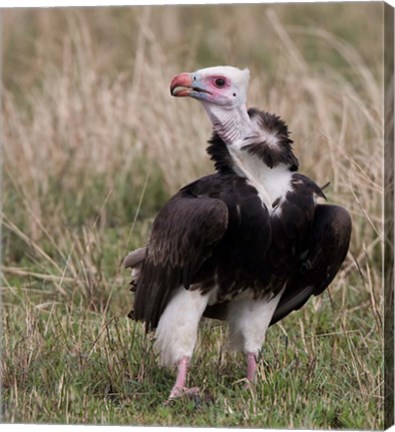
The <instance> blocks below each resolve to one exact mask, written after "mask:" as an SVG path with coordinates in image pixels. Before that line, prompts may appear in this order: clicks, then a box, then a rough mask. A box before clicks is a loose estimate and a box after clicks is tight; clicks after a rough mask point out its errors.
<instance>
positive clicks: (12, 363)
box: [2, 283, 382, 429]
mask: <svg viewBox="0 0 395 432" xmlns="http://www.w3.org/2000/svg"><path fill="white" fill-rule="evenodd" d="M47 285H48V284H44V283H32V285H31V286H30V287H28V288H27V289H29V290H31V293H30V294H29V295H26V293H24V292H23V290H24V289H23V288H20V289H15V290H13V296H12V297H13V298H10V301H12V300H14V303H18V307H16V306H15V304H13V305H11V304H7V303H5V304H4V306H3V308H4V309H3V314H4V316H3V319H4V321H3V329H4V333H5V337H4V338H3V346H2V350H3V352H6V353H9V355H8V356H7V358H6V359H4V362H5V363H4V366H5V370H6V373H5V374H4V375H3V391H4V400H3V404H4V409H5V410H4V416H5V419H7V420H8V421H11V422H26V421H27V422H29V421H32V420H34V422H38V423H39V422H42V423H48V422H50V423H52V422H54V419H56V420H55V423H100V424H145V425H156V424H157V425H194V426H207V425H210V426H240V427H242V426H255V427H271V428H288V427H294V428H357V429H364V428H377V427H380V421H381V420H380V417H381V415H380V408H382V400H381V398H380V397H378V396H377V395H375V396H374V394H372V395H371V397H370V398H367V396H368V395H369V394H370V393H371V392H372V390H374V389H375V387H378V386H380V382H381V369H382V365H381V360H380V358H381V347H380V345H379V344H377V343H376V342H375V334H376V330H377V329H372V328H370V324H369V323H366V322H365V319H364V316H365V314H366V309H368V308H364V309H365V311H364V310H363V309H361V308H358V313H354V314H353V315H352V316H351V317H350V318H349V319H348V320H347V324H348V326H349V327H352V328H354V330H346V329H345V328H344V326H343V325H342V320H343V313H344V311H342V310H341V308H340V307H339V304H338V302H337V301H336V296H335V298H334V300H333V303H334V306H333V307H332V306H331V303H330V301H329V299H328V297H327V296H325V299H324V302H323V305H322V307H321V310H320V313H319V314H315V313H314V312H313V310H312V307H311V305H309V306H308V307H307V308H306V310H305V311H303V312H298V313H295V314H293V315H292V316H291V317H289V318H287V319H286V320H284V322H283V328H281V329H280V328H279V326H276V327H274V328H272V329H271V330H270V331H269V333H268V341H267V344H266V345H265V348H264V351H263V354H262V358H261V361H260V366H259V380H258V383H257V385H256V387H255V388H254V389H252V390H244V389H243V384H244V380H243V376H244V372H245V370H244V369H245V364H244V358H243V356H241V355H235V354H231V353H227V352H225V351H224V350H223V349H222V347H223V345H224V342H225V329H224V327H223V326H221V325H216V324H214V323H210V322H204V323H203V325H202V329H201V334H200V338H199V343H198V348H197V351H196V355H195V358H194V361H193V364H192V370H191V376H190V383H191V384H192V385H197V386H200V387H201V389H202V394H203V396H202V398H201V401H199V402H196V401H186V400H179V401H175V402H174V403H173V404H172V405H170V406H164V405H163V402H164V401H165V400H166V398H167V396H168V394H169V391H170V389H171V387H172V384H173V380H174V372H172V371H169V370H164V369H161V368H159V367H158V365H157V362H156V356H155V354H154V353H153V351H152V341H151V338H149V337H148V338H147V337H146V336H145V335H144V333H143V331H142V326H141V325H140V324H137V325H136V324H135V323H133V322H132V321H131V320H128V319H127V318H125V316H124V314H125V313H126V312H127V310H128V307H127V306H126V305H125V306H124V308H121V307H119V309H120V310H122V309H124V310H123V312H124V313H122V314H120V313H114V311H113V309H114V306H110V307H109V309H108V310H107V311H106V312H105V313H98V312H95V311H92V310H89V308H87V306H86V301H85V299H79V300H78V299H77V298H75V303H76V304H75V305H74V306H73V307H72V308H69V307H67V305H65V304H64V302H61V301H59V300H60V299H58V301H56V300H55V299H53V300H52V301H48V300H49V299H48V298H45V297H44V294H39V293H38V291H43V292H45V291H47V290H48V289H50V287H48V286H47ZM123 289H124V287H122V286H118V285H116V286H114V287H113V290H112V292H113V294H112V295H111V299H110V302H109V304H114V303H115V304H117V303H118V302H120V300H121V298H122V299H124V300H125V296H124V295H123V294H120V293H119V291H120V290H123ZM40 296H41V300H46V302H45V303H43V304H39V299H40ZM21 299H24V300H23V301H21ZM352 300H353V299H352V296H351V298H350V299H349V300H348V301H349V302H350V303H352ZM365 302H366V305H369V299H365ZM358 304H359V301H358ZM351 306H352V304H348V303H347V304H345V305H344V306H343V307H344V309H347V308H349V307H351ZM283 330H284V332H283ZM372 330H374V331H372ZM372 372H373V373H372ZM33 400H34V403H33ZM368 412H373V413H375V414H372V415H370V416H369V417H367V415H366V414H367V413H368Z"/></svg>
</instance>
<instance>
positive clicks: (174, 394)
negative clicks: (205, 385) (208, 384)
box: [168, 356, 199, 400]
mask: <svg viewBox="0 0 395 432" xmlns="http://www.w3.org/2000/svg"><path fill="white" fill-rule="evenodd" d="M189 361H190V358H189V357H187V356H184V357H182V358H181V360H180V361H179V362H178V370H177V378H176V382H175V384H174V386H173V388H172V390H171V392H170V396H169V399H168V400H171V399H176V398H178V397H180V396H183V395H196V394H198V393H199V388H198V387H192V388H186V387H185V383H186V380H187V372H188V367H189Z"/></svg>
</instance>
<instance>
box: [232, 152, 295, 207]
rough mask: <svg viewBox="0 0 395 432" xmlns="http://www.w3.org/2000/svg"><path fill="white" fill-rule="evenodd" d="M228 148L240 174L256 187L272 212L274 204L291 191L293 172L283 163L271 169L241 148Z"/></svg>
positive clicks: (263, 201)
mask: <svg viewBox="0 0 395 432" xmlns="http://www.w3.org/2000/svg"><path fill="white" fill-rule="evenodd" d="M228 148H229V152H230V154H231V156H232V158H233V159H234V161H235V168H236V170H237V171H238V174H240V175H243V176H245V177H246V178H247V179H248V181H249V183H250V184H251V186H254V187H255V189H256V190H257V191H258V195H259V197H260V199H261V201H262V203H263V204H264V205H265V206H266V207H267V209H268V210H269V212H271V211H272V204H273V202H274V201H275V200H276V199H277V198H280V197H281V196H283V195H284V194H286V193H287V192H288V191H289V190H291V188H292V186H291V179H292V172H291V171H289V169H288V167H287V165H285V164H283V163H281V164H278V165H277V166H276V167H274V168H269V167H268V166H267V165H265V164H264V163H263V161H262V160H261V159H259V158H258V157H256V156H255V155H252V154H250V153H248V152H247V151H243V150H242V149H241V148H240V147H239V148H238V147H237V146H232V147H228Z"/></svg>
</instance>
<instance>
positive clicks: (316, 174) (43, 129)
mask: <svg viewBox="0 0 395 432" xmlns="http://www.w3.org/2000/svg"><path fill="white" fill-rule="evenodd" d="M317 6H318V5H317ZM317 6H311V7H310V8H309V7H308V6H305V7H304V8H302V6H300V5H297V6H295V8H294V9H293V12H292V11H291V12H289V9H287V8H286V7H284V6H279V7H269V6H248V7H247V6H242V7H241V6H238V7H236V6H234V7H232V6H227V7H224V8H222V7H210V8H207V7H206V8H204V7H201V8H198V7H193V8H189V9H188V8H184V7H178V8H177V7H164V8H112V9H107V10H106V9H105V8H98V9H96V10H94V11H93V12H91V14H89V13H88V12H87V11H86V10H85V11H84V10H81V9H80V10H78V9H69V10H56V11H55V10H53V11H48V10H43V11H26V10H25V11H18V12H16V11H14V12H6V13H5V14H4V19H3V22H4V26H5V30H4V42H3V44H4V49H3V53H4V62H5V65H6V66H5V67H4V76H3V80H4V83H5V87H4V90H3V97H2V115H3V117H2V123H3V131H2V133H3V143H4V144H3V156H4V164H3V212H2V224H3V266H2V270H3V298H4V299H5V302H6V304H7V309H6V310H5V313H6V316H7V317H9V316H10V313H12V311H13V310H14V309H13V308H17V306H18V304H17V303H18V300H16V299H17V297H18V293H20V292H21V291H20V290H21V289H23V292H24V295H26V296H27V298H28V300H29V303H31V304H32V305H34V307H37V308H38V310H39V311H41V310H46V311H51V312H50V313H51V315H52V308H53V301H57V302H59V304H66V305H67V308H69V310H72V309H73V308H74V307H76V305H78V308H81V309H83V308H84V307H89V308H90V309H92V310H94V311H98V312H102V311H107V312H108V310H110V312H111V313H113V314H115V315H117V314H121V315H122V314H126V313H127V312H128V307H125V304H126V303H130V298H129V294H128V292H127V279H128V276H127V274H125V273H124V272H123V271H122V269H121V267H120V265H119V264H120V262H121V259H122V257H123V256H124V254H125V253H126V252H127V251H128V250H129V249H130V248H132V247H136V246H139V245H142V244H143V243H144V241H145V239H146V238H147V235H148V230H149V225H150V218H152V217H153V216H154V214H155V212H156V210H157V209H158V208H159V207H160V206H161V205H162V204H163V203H164V201H165V199H166V198H167V197H168V196H170V195H171V194H172V193H174V192H175V191H176V190H177V189H178V188H179V187H181V186H182V185H184V184H185V183H187V182H189V181H191V180H193V179H195V178H196V177H197V176H200V175H203V174H206V173H209V172H211V171H212V165H211V163H210V162H209V161H208V158H207V155H206V154H205V142H206V141H207V139H208V138H209V136H210V133H211V126H210V124H209V121H208V119H207V118H206V115H205V113H204V112H203V110H202V109H201V107H199V106H198V104H197V103H196V102H194V101H189V100H183V101H180V100H176V99H174V98H171V97H170V95H169V90H168V87H169V81H170V79H171V78H172V77H173V75H175V74H176V73H179V72H181V71H183V70H194V69H198V68H200V67H204V66H208V65H214V64H218V63H228V64H233V65H235V66H240V67H244V66H248V67H249V68H250V70H251V77H252V78H251V84H250V89H249V98H248V100H249V105H250V106H256V107H259V108H261V109H265V110H268V111H271V112H275V113H277V114H278V115H280V116H281V117H283V118H284V119H285V121H286V122H287V123H288V125H289V128H290V130H291V131H292V138H293V139H294V141H295V151H296V153H297V155H298V157H299V159H300V162H301V165H302V171H303V172H304V173H306V174H308V175H309V176H311V177H312V178H314V179H315V180H316V181H317V182H318V183H319V184H325V183H327V181H330V182H331V185H330V187H329V188H328V190H327V192H326V193H327V196H328V198H329V201H331V202H335V203H338V204H341V205H344V206H345V207H346V208H347V209H348V210H349V211H350V213H351V215H352V219H353V224H354V227H353V235H352V243H351V248H350V253H349V257H348V259H347V260H346V262H345V265H344V267H343V269H342V270H341V272H340V274H339V276H338V278H337V280H336V283H335V284H333V286H332V288H331V298H333V299H335V304H336V305H337V306H336V308H337V316H338V317H339V319H340V321H341V325H342V329H343V331H344V332H345V333H344V334H346V335H347V334H348V333H347V332H348V331H350V330H351V331H354V329H350V328H349V325H350V317H351V316H352V315H353V314H354V313H355V311H356V310H359V311H362V313H366V314H367V316H368V317H369V320H370V321H369V322H371V330H370V331H368V332H367V333H366V334H365V335H364V337H366V341H367V342H366V344H378V345H380V346H381V345H382V343H383V340H382V322H381V320H382V307H383V295H382V274H381V260H382V258H381V253H382V244H383V237H382V235H383V234H382V229H383V227H382V202H383V187H384V185H383V158H384V155H383V94H382V82H381V74H382V65H381V63H380V58H381V56H380V52H381V51H382V46H381V43H380V39H379V35H380V28H379V26H378V28H376V27H374V28H373V29H372V28H370V27H371V26H372V20H371V19H370V17H371V16H376V17H380V5H379V6H375V7H372V6H371V5H365V6H363V7H362V9H361V8H353V7H352V6H349V9H347V7H344V6H339V7H340V8H341V9H340V10H341V11H342V15H340V16H339V14H338V13H337V10H336V9H333V8H332V7H331V6H325V8H324V9H322V11H323V13H322V14H320V13H318V11H319V10H320V9H319V7H317ZM306 11H307V12H308V13H310V14H311V17H313V18H312V19H311V20H310V21H309V20H308V19H307V18H306ZM325 14H326V15H327V17H326V19H324V18H323V15H325ZM293 15H294V16H293ZM314 17H315V18H314ZM318 17H319V18H318ZM350 20H351V21H352V22H353V23H355V29H356V31H359V34H357V35H355V34H352V35H351V34H350V35H349V34H348V33H344V34H342V31H341V30H340V29H342V28H343V27H341V24H342V23H344V25H345V24H346V23H347V22H349V21H350ZM361 21H362V24H361ZM246 22H248V23H249V25H248V26H246V25H245V23H246ZM314 22H316V23H320V24H321V26H318V25H313V24H314ZM301 23H302V24H303V25H301ZM367 28H370V30H371V31H373V32H374V34H375V35H376V36H377V39H375V38H373V37H371V36H369V37H367V34H368V32H367V31H366V29H367ZM21 29H23V31H20V30H21ZM18 31H19V33H18ZM365 33H366V34H365ZM370 34H372V33H370ZM359 38H360V40H359ZM372 39H373V40H375V42H374V45H373V46H374V47H375V49H376V51H375V54H374V55H373V54H371V53H372V45H371V44H372V43H373V42H372ZM369 44H370V45H369ZM11 66H13V67H14V69H13V70H12V69H11ZM15 67H16V68H17V69H15ZM21 68H22V70H21ZM44 288H45V289H44ZM54 293H56V295H55V296H54ZM81 293H82V297H83V299H82V300H79V295H80V294H81ZM44 294H45V295H44ZM350 299H352V300H351V301H350ZM321 302H322V298H321V299H319V300H315V308H316V309H317V310H318V309H319V308H320V305H321ZM7 319H9V318H7ZM26 320H29V317H28V316H26ZM303 326H304V324H303V323H302V324H301V331H302V333H303V334H304V331H305V330H304V327H303ZM282 329H283V332H284V333H285V334H286V329H285V328H282ZM9 337H11V336H9ZM347 337H348V336H347ZM347 340H348V343H349V346H350V347H351V348H352V347H353V344H354V342H353V340H352V339H351V337H350V339H347ZM11 345H12V344H11V343H10V346H11ZM351 348H350V351H351V352H353V350H352V349H351ZM351 361H352V364H353V367H354V370H355V374H356V377H357V380H356V382H357V385H359V386H360V391H361V394H362V393H363V392H367V393H371V394H373V395H374V397H375V398H377V399H378V400H379V401H381V400H382V398H381V380H382V378H381V372H380V370H374V371H373V370H369V369H368V366H366V365H365V364H364V359H363V358H362V357H360V355H359V354H358V352H354V353H353V358H352V360H351ZM370 424H377V423H374V422H373V423H370Z"/></svg>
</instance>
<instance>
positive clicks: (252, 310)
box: [227, 290, 283, 387]
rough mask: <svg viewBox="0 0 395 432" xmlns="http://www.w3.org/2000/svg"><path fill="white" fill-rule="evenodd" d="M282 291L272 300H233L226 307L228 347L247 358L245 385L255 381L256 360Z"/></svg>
mask: <svg viewBox="0 0 395 432" xmlns="http://www.w3.org/2000/svg"><path fill="white" fill-rule="evenodd" d="M282 293H283V290H281V292H280V293H278V294H277V295H276V296H275V297H272V298H269V299H268V298H267V297H266V298H263V299H262V300H259V301H257V300H254V299H248V298H243V299H239V300H233V301H232V302H231V303H230V304H229V307H228V316H227V320H228V322H229V345H230V348H231V349H234V350H237V351H243V352H244V353H245V354H246V356H247V373H246V378H247V381H248V383H247V385H246V387H249V385H250V384H251V383H253V382H254V381H255V376H256V369H257V358H258V354H259V352H260V350H261V347H262V345H263V343H264V342H265V337H266V331H267V329H268V327H269V324H270V321H271V319H272V316H273V313H274V311H275V309H276V307H277V305H278V302H279V300H280V298H281V295H282Z"/></svg>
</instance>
